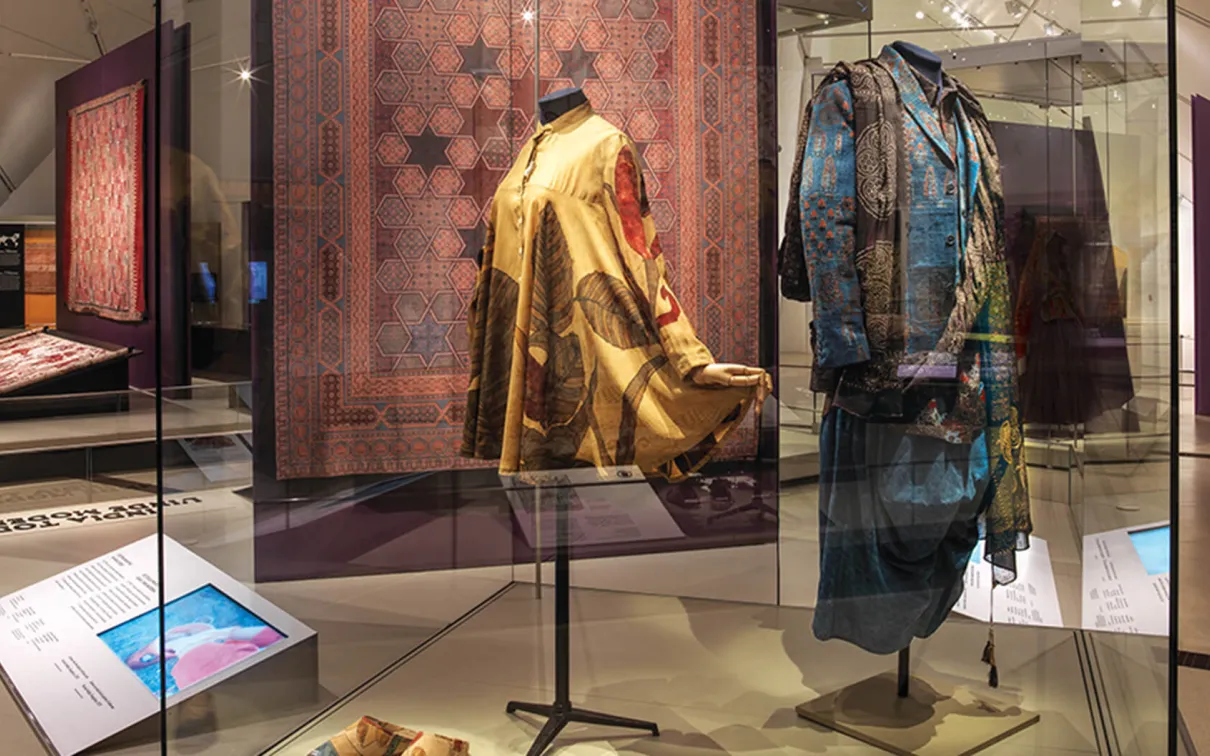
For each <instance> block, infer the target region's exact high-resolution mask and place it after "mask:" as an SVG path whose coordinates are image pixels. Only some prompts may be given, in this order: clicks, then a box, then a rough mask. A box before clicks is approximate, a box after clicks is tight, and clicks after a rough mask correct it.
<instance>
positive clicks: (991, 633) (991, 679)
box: [983, 628, 1000, 688]
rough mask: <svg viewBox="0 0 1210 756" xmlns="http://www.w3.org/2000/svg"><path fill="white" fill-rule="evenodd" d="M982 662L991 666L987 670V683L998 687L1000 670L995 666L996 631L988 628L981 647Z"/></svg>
mask: <svg viewBox="0 0 1210 756" xmlns="http://www.w3.org/2000/svg"><path fill="white" fill-rule="evenodd" d="M983 663H984V664H987V665H989V666H990V667H991V669H989V670H988V672H987V684H988V685H990V686H991V687H993V688H999V687H1000V670H999V669H998V668H997V667H996V631H995V630H993V629H990V628H989V629H988V631H987V645H986V646H984V647H983Z"/></svg>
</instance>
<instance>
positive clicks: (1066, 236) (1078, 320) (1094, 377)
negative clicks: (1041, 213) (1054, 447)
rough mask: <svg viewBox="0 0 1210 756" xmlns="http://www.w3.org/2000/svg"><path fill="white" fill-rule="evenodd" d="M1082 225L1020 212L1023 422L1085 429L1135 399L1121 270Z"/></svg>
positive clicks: (1018, 313)
mask: <svg viewBox="0 0 1210 756" xmlns="http://www.w3.org/2000/svg"><path fill="white" fill-rule="evenodd" d="M1084 225H1085V224H1082V223H1081V221H1080V219H1078V218H1075V217H1051V218H1044V217H1038V218H1035V217H1034V216H1033V215H1031V214H1029V213H1022V218H1021V223H1020V226H1021V228H1020V231H1019V232H1018V235H1017V241H1016V244H1015V245H1014V246H1015V247H1016V248H1017V249H1018V250H1020V251H1019V252H1018V254H1019V256H1020V257H1022V258H1024V260H1025V264H1024V265H1023V266H1022V269H1021V274H1020V282H1019V284H1018V289H1017V291H1018V295H1017V307H1016V314H1015V320H1016V332H1017V353H1018V355H1019V356H1020V357H1022V358H1024V370H1023V371H1022V373H1021V406H1022V412H1023V415H1024V419H1025V421H1026V422H1030V423H1045V424H1054V425H1074V424H1078V423H1087V422H1089V421H1091V420H1093V419H1095V418H1097V417H1099V416H1101V415H1104V414H1105V413H1106V412H1109V411H1111V410H1115V409H1121V407H1122V406H1123V405H1124V404H1126V402H1128V401H1130V399H1131V398H1133V396H1134V381H1133V378H1132V376H1131V375H1130V359H1129V355H1128V353H1127V350H1126V338H1125V326H1124V324H1123V321H1122V311H1121V304H1120V303H1121V292H1120V291H1119V290H1118V287H1117V275H1116V271H1115V270H1113V269H1111V268H1110V265H1108V264H1106V263H1108V262H1109V260H1108V255H1098V254H1097V253H1098V251H1104V252H1108V250H1107V249H1105V248H1101V247H1098V246H1096V245H1090V244H1088V243H1087V242H1086V239H1085V237H1086V234H1085V232H1084ZM1026 249H1027V250H1028V252H1025V251H1024V250H1026ZM1097 257H1104V258H1105V259H1103V260H1097V259H1095V258H1097ZM1122 429H1123V430H1126V428H1122Z"/></svg>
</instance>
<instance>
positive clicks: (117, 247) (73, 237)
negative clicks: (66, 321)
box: [64, 83, 147, 322]
mask: <svg viewBox="0 0 1210 756" xmlns="http://www.w3.org/2000/svg"><path fill="white" fill-rule="evenodd" d="M67 150H68V154H67V186H66V187H64V191H65V192H66V196H67V198H66V203H65V204H66V211H67V217H66V218H65V219H64V233H65V236H66V239H67V280H66V284H67V291H66V293H65V294H66V297H67V306H68V308H69V309H70V310H71V311H72V312H78V313H91V314H95V315H99V316H100V317H103V318H108V319H110V320H117V321H123V322H137V321H140V320H142V319H143V314H144V312H145V311H146V309H147V305H146V294H145V292H144V286H143V270H144V266H143V230H144V229H143V209H144V197H143V84H141V83H140V84H135V85H133V86H129V87H123V88H121V89H119V90H117V91H114V92H111V93H110V94H107V95H105V96H103V97H98V98H97V99H95V100H91V101H89V102H87V103H85V104H83V105H80V106H78V107H75V108H72V109H71V110H70V111H68V114H67Z"/></svg>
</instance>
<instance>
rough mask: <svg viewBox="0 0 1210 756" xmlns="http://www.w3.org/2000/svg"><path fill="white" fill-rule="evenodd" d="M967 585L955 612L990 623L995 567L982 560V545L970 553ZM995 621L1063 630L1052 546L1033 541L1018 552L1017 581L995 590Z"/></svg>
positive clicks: (1030, 540) (1042, 541) (1031, 539)
mask: <svg viewBox="0 0 1210 756" xmlns="http://www.w3.org/2000/svg"><path fill="white" fill-rule="evenodd" d="M965 582H966V585H965V587H964V590H963V593H962V598H960V599H958V603H957V605H955V606H954V611H955V612H958V613H959V614H965V615H966V616H967V617H973V618H974V619H977V620H979V621H981V622H987V621H988V618H989V616H990V614H991V609H992V602H993V598H992V590H991V586H992V566H991V563H990V562H988V561H987V560H985V559H984V558H983V543H982V542H980V543H979V546H977V547H976V548H975V553H973V554H971V561H970V565H969V566H967V568H966V578H965ZM994 602H995V610H996V616H995V622H996V624H1000V625H1033V626H1037V627H1063V612H1062V610H1061V609H1060V608H1059V591H1058V590H1057V589H1056V588H1055V573H1054V569H1053V568H1052V567H1051V563H1050V547H1049V546H1047V545H1046V541H1044V540H1042V539H1041V538H1030V539H1029V548H1028V549H1027V550H1025V551H1018V552H1017V579H1016V580H1015V581H1013V582H1012V583H1010V584H1008V585H1002V586H999V587H997V588H996V595H995V599H994Z"/></svg>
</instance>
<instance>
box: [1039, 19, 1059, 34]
mask: <svg viewBox="0 0 1210 756" xmlns="http://www.w3.org/2000/svg"><path fill="white" fill-rule="evenodd" d="M1042 33H1043V34H1045V35H1046V36H1048V37H1053V36H1055V34H1057V33H1058V32H1057V31H1056V30H1055V25H1054V24H1053V23H1051V22H1050V21H1047V22H1046V25H1045V26H1043V27H1042Z"/></svg>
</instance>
